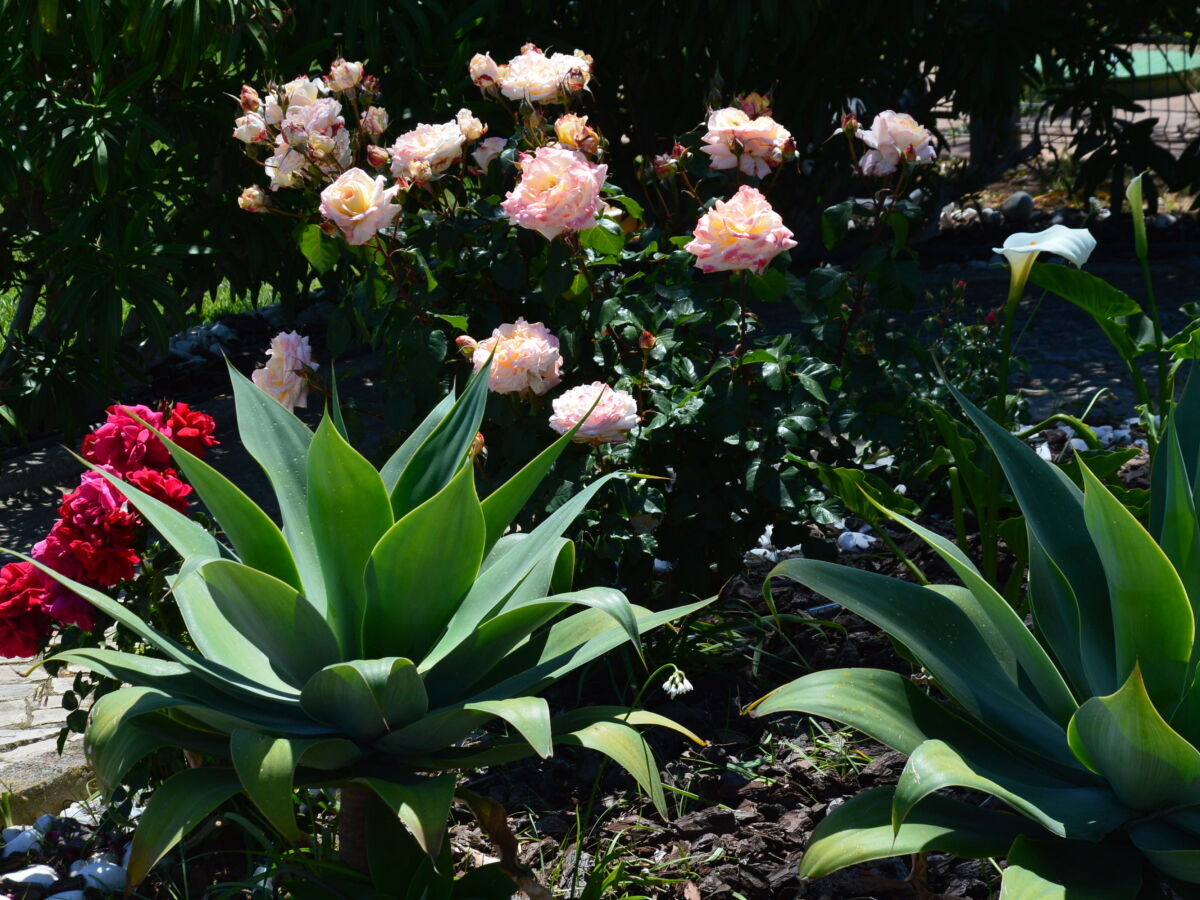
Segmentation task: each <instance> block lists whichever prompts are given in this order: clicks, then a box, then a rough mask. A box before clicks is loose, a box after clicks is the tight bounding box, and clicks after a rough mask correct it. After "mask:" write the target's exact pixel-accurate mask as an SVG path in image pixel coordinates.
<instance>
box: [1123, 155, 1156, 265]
mask: <svg viewBox="0 0 1200 900" xmlns="http://www.w3.org/2000/svg"><path fill="white" fill-rule="evenodd" d="M1145 174H1146V172H1138V174H1137V175H1135V176H1134V177H1133V178H1131V179H1129V184H1127V185H1126V186H1125V199H1126V200H1128V201H1129V214H1130V218H1131V219H1133V249H1134V252H1135V253H1136V254H1137V258H1138V259H1139V260H1140V261H1141V262H1143V263H1145V262H1146V259H1147V257H1148V256H1149V252H1150V245H1149V242H1148V241H1147V240H1146V209H1145V206H1144V205H1143V201H1142V176H1143V175H1145Z"/></svg>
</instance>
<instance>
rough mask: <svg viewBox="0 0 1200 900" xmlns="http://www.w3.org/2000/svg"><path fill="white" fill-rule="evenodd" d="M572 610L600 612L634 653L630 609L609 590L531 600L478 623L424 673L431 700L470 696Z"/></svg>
mask: <svg viewBox="0 0 1200 900" xmlns="http://www.w3.org/2000/svg"><path fill="white" fill-rule="evenodd" d="M571 605H579V606H587V607H591V608H593V609H599V610H603V611H604V612H605V613H607V614H608V615H609V616H611V617H612V618H613V620H614V621H615V622H616V623H617V624H618V625H619V626H620V627H621V628H622V629H623V630H624V632H625V634H626V636H627V637H628V638H629V639H630V640H632V641H634V642H635V646H636V647H638V650H639V653H640V650H641V643H640V635H639V631H638V626H637V620H636V618H635V616H634V613H633V607H632V605H631V604H630V603H629V600H627V599H626V597H625V595H624V594H622V593H621V592H620V591H618V590H616V589H614V588H587V589H586V590H582V591H574V592H572V593H568V594H557V595H555V596H553V597H543V598H542V599H540V600H532V601H529V602H526V603H523V604H522V605H520V606H518V607H515V608H513V609H510V610H507V611H506V612H502V613H500V614H499V615H497V616H496V617H495V618H492V619H488V620H487V621H486V622H483V623H482V624H481V625H480V626H479V627H478V628H476V629H475V630H474V631H473V632H471V633H470V634H468V635H467V636H466V637H465V639H464V640H463V642H462V643H461V644H459V645H458V646H457V647H455V648H454V650H453V652H451V653H449V654H447V655H446V656H445V657H444V658H443V659H442V660H441V661H440V662H438V663H437V664H436V665H434V666H431V667H430V668H429V669H427V670H425V677H426V682H427V684H428V685H429V690H430V698H431V700H432V701H433V702H434V703H435V704H444V703H450V702H452V701H453V700H455V699H457V698H460V697H462V696H463V695H464V694H466V695H468V696H469V695H470V693H471V691H472V689H473V688H474V687H475V685H476V684H477V683H478V682H479V680H480V679H481V678H483V677H484V676H485V675H487V673H488V672H489V671H491V669H492V667H493V666H494V665H496V664H497V663H498V662H499V661H500V660H501V659H503V658H504V657H505V656H507V655H508V654H509V653H510V652H511V651H512V650H513V649H514V648H516V647H518V646H520V645H521V644H523V643H525V642H526V641H527V640H528V639H529V636H530V635H531V634H532V633H533V632H535V631H536V630H537V629H538V628H540V627H541V626H542V625H544V624H545V623H546V622H548V621H550V620H551V619H553V618H554V617H555V616H557V615H558V614H559V613H560V612H562V611H563V610H564V609H566V608H567V607H568V606H571Z"/></svg>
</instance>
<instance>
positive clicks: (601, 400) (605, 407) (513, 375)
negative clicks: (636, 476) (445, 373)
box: [457, 318, 638, 445]
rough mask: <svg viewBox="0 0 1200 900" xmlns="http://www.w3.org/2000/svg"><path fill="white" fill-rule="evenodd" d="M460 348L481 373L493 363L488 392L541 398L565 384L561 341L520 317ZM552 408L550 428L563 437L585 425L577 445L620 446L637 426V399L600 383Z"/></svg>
mask: <svg viewBox="0 0 1200 900" xmlns="http://www.w3.org/2000/svg"><path fill="white" fill-rule="evenodd" d="M457 343H458V346H459V348H460V349H462V350H463V352H464V353H467V354H468V355H469V356H470V357H471V362H472V363H473V364H474V366H475V371H476V372H478V371H479V370H480V369H482V368H483V367H484V365H485V364H486V363H487V361H488V358H489V357H490V358H491V360H492V369H491V374H490V376H489V378H488V387H489V388H490V389H491V390H493V391H495V392H496V393H497V394H512V393H516V394H528V395H534V396H539V397H540V396H542V395H543V394H545V393H546V392H548V391H549V390H550V389H551V388H554V387H556V386H557V385H558V384H559V383H560V382H561V381H562V363H563V361H562V354H561V353H560V352H559V344H558V338H557V337H555V336H554V335H553V334H552V333H551V332H550V330H549V329H548V328H546V326H545V325H543V324H542V323H541V322H526V321H525V320H524V319H523V318H518V319H517V321H516V322H513V323H511V324H505V325H501V326H500V327H499V328H496V329H495V330H494V331H493V332H492V336H491V337H488V338H484V339H483V340H482V341H476V340H475V339H474V338H471V337H468V336H466V335H463V336H461V337H459V338H458V341H457ZM552 406H553V409H554V415H552V416H551V417H550V427H551V428H553V429H554V430H555V431H557V432H558V433H559V434H566V433H567V432H568V431H570V430H571V429H572V428H574V427H575V426H576V425H577V424H578V423H580V422H582V423H583V424H582V425H580V426H579V429H578V430H577V431H576V432H575V436H574V437H573V438H572V440H574V441H576V442H578V443H584V444H592V445H599V444H615V443H620V442H621V441H623V440H625V438H626V436H627V435H628V434H629V432H630V431H631V430H632V429H633V428H634V427H635V426H636V425H637V423H638V411H637V403H636V402H635V401H634V399H633V396H632V395H631V394H629V393H628V392H626V391H618V390H614V389H613V388H611V387H609V386H608V385H607V384H604V383H603V382H599V381H596V382H593V383H592V384H588V385H580V386H578V387H574V388H571V389H570V390H568V391H566V392H565V393H563V394H562V395H560V396H559V397H557V398H556V399H555V400H554V401H553V403H552ZM593 407H594V408H593ZM589 410H590V411H591V412H590V414H589ZM585 417H586V418H585Z"/></svg>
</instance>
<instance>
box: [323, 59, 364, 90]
mask: <svg viewBox="0 0 1200 900" xmlns="http://www.w3.org/2000/svg"><path fill="white" fill-rule="evenodd" d="M362 76H363V64H362V63H360V62H346V61H345V60H344V59H335V60H334V61H333V65H331V66H330V67H329V74H328V75H326V76H325V86H326V87H327V88H329V90H331V91H335V92H336V91H348V90H350V89H351V88H352V87H354V86H356V85H357V84H358V83H359V82H360V81H362Z"/></svg>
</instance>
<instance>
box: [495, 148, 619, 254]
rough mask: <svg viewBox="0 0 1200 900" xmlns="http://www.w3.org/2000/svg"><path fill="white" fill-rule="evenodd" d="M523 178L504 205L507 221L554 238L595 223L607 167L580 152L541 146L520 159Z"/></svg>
mask: <svg viewBox="0 0 1200 900" xmlns="http://www.w3.org/2000/svg"><path fill="white" fill-rule="evenodd" d="M520 164H521V180H520V182H519V183H518V184H517V186H516V187H515V188H514V189H513V190H511V191H509V192H508V195H507V196H506V198H505V200H504V202H503V203H502V204H500V206H501V208H502V209H503V210H504V211H505V212H506V213H507V214H508V220H509V221H510V222H511V223H512V224H514V225H519V226H521V227H522V228H529V229H532V230H533V231H537V232H539V233H540V234H541V235H542V236H543V237H545V238H546V240H549V241H552V240H554V239H555V238H556V237H558V236H559V235H560V234H562V233H563V232H564V231H583V230H584V229H586V228H591V227H592V226H593V225H595V224H596V221H597V214H598V211H599V209H600V189H601V188H602V187H603V186H604V178H605V176H606V175H607V174H608V166H598V165H595V164H593V163H590V162H588V160H587V159H586V158H585V157H584V156H583V154H581V153H576V152H575V151H574V150H563V149H562V148H560V147H539V148H538V150H537V152H536V153H535V154H533V155H532V156H530V155H529V154H528V153H524V154H522V155H521V158H520Z"/></svg>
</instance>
